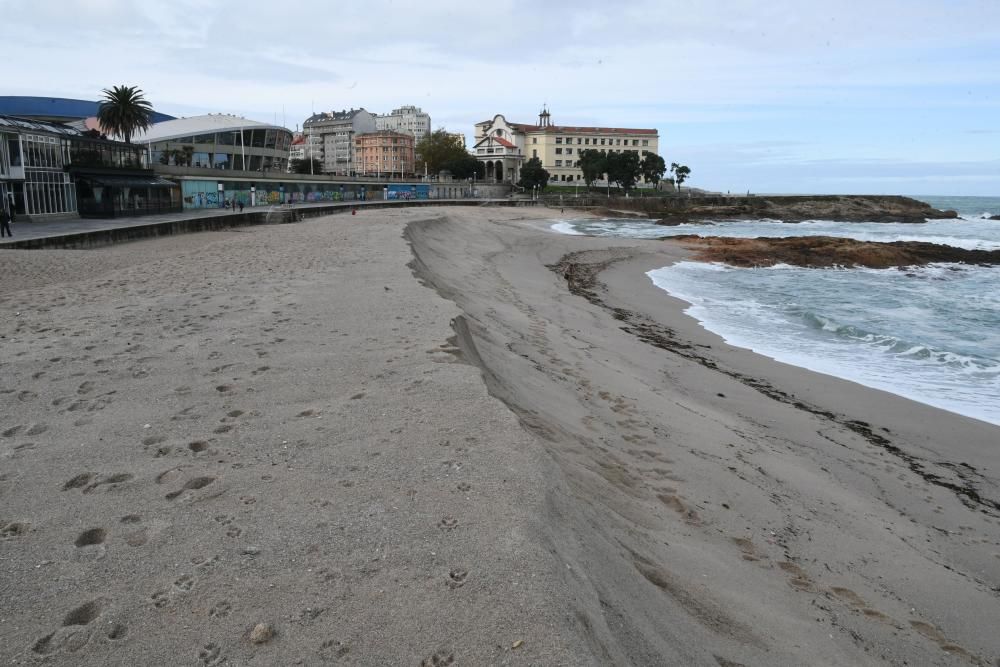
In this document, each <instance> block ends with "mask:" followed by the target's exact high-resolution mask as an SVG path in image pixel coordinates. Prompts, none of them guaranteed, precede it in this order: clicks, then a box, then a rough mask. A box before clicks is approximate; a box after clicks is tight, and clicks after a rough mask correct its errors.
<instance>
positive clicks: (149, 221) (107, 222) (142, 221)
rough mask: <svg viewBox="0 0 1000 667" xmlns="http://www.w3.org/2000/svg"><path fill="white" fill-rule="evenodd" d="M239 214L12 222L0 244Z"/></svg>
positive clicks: (210, 211) (205, 211)
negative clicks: (6, 235)
mask: <svg viewBox="0 0 1000 667" xmlns="http://www.w3.org/2000/svg"><path fill="white" fill-rule="evenodd" d="M366 203H369V202H346V203H340V204H339V205H341V206H351V205H359V206H363V205H365V204H366ZM329 206H331V202H323V203H319V204H295V205H293V206H292V208H294V209H309V208H321V207H329ZM268 208H269V207H264V206H257V207H254V208H247V209H245V213H266V212H267V211H268ZM234 215H240V214H239V213H233V211H232V209H225V208H201V209H194V210H187V211H181V212H180V213H163V214H160V215H139V216H135V217H121V218H112V219H103V218H100V219H94V218H64V219H62V220H51V221H46V222H14V223H13V224H12V225H11V231H13V233H14V237H13V238H6V237H4V238H3V239H2V240H0V247H3V246H5V245H10V244H11V243H16V242H18V241H27V240H33V239H44V238H52V237H62V236H69V235H72V234H80V233H86V232H98V231H107V230H111V229H124V228H127V227H140V226H145V225H155V224H158V223H171V222H181V221H187V220H199V219H202V218H222V217H228V216H234Z"/></svg>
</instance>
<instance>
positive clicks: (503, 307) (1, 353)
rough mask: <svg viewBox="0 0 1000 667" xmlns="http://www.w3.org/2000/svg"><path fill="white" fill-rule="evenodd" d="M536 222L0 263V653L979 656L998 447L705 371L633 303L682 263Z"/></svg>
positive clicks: (924, 416) (650, 306)
mask: <svg viewBox="0 0 1000 667" xmlns="http://www.w3.org/2000/svg"><path fill="white" fill-rule="evenodd" d="M545 217H547V213H546V212H545V211H536V210H530V209H497V208H485V207H477V208H469V209H454V208H452V209H417V210H399V211H371V212H360V213H359V215H358V216H356V217H353V218H350V219H347V218H344V217H337V216H334V217H330V218H324V219H319V220H315V221H310V222H306V223H300V224H295V225H282V226H271V227H260V228H251V229H246V230H240V231H233V232H219V233H204V234H194V235H190V236H185V237H177V238H169V239H162V240H155V241H148V242H140V243H133V244H127V245H121V246H116V247H112V248H105V249H99V250H90V251H5V252H4V253H2V254H0V269H2V272H3V275H4V276H6V279H5V289H4V290H3V294H2V295H0V303H2V304H3V312H4V313H5V314H6V316H5V318H4V320H3V322H2V323H0V335H2V336H3V337H2V338H0V390H2V392H3V393H2V394H0V398H2V400H3V401H4V404H5V407H6V409H5V410H4V411H3V412H2V413H0V532H2V541H0V559H2V565H3V577H2V578H0V594H2V599H3V601H4V604H3V611H2V612H0V642H2V643H0V646H2V648H0V658H2V659H3V660H4V661H5V662H7V663H13V664H33V663H39V662H45V663H46V664H60V665H61V664H65V665H71V664H72V665H79V664H86V665H90V664H93V665H103V664H123V665H124V664H192V665H219V664H248V665H274V664H303V665H314V664H315V665H321V664H351V665H396V664H399V665H407V664H409V665H422V664H424V665H447V664H456V665H459V664H461V665H486V664H510V665H587V664H594V665H605V664H622V665H625V664H635V665H664V664H676V665H693V664H707V665H735V664H744V665H784V664H788V665H799V664H815V665H820V664H831V665H833V664H904V661H905V662H908V663H909V664H911V665H912V664H956V665H959V664H977V663H979V664H992V662H993V661H994V660H996V659H997V657H998V655H1000V649H998V640H997V638H996V636H995V630H994V626H995V617H996V610H997V608H998V597H997V595H998V594H997V591H996V588H997V587H998V586H1000V556H998V554H1000V523H998V517H1000V507H998V506H997V500H998V499H1000V492H998V491H997V480H998V474H1000V473H998V471H1000V451H998V448H997V446H996V445H997V442H998V441H1000V429H998V428H997V427H994V426H991V425H988V424H984V423H981V422H976V421H974V420H969V419H965V418H962V417H959V416H956V415H953V414H950V413H946V412H942V411H939V410H935V409H933V408H928V407H926V406H922V405H918V404H915V403H912V402H910V401H907V400H904V399H900V398H896V397H893V396H891V395H888V394H885V393H881V392H877V391H874V390H869V389H866V388H863V387H859V386H858V385H854V384H852V383H848V382H843V381H839V380H835V379H833V378H828V377H825V376H821V375H817V374H814V373H809V372H807V371H802V370H800V369H796V368H792V367H788V366H784V365H782V364H778V363H776V362H773V361H771V360H768V359H764V358H762V357H759V356H757V355H754V354H751V353H748V352H746V351H743V350H737V349H734V348H730V347H729V346H727V345H725V344H724V343H722V342H721V341H720V340H719V339H718V338H716V337H715V336H712V335H710V334H708V333H706V332H705V331H704V330H702V329H701V328H700V327H698V326H697V323H695V322H694V321H693V320H691V319H690V318H687V317H686V316H684V315H683V313H682V309H683V304H682V303H680V302H678V301H676V300H673V299H670V298H669V297H667V296H665V294H664V293H663V292H662V291H661V290H658V289H656V288H655V287H653V286H652V285H651V284H650V283H648V281H646V280H645V279H644V278H643V277H642V272H643V271H645V270H648V269H649V268H656V267H658V266H663V265H664V264H666V263H667V262H669V261H673V260H675V259H678V258H680V257H683V256H685V253H686V251H685V250H683V249H682V248H680V247H679V246H676V245H672V244H670V243H665V242H638V241H637V242H627V241H624V242H623V241H622V240H611V239H591V238H584V237H569V236H559V235H556V234H553V233H551V232H549V231H548V230H547V229H546V225H545V224H544V218H545ZM567 277H569V278H570V280H569V281H567Z"/></svg>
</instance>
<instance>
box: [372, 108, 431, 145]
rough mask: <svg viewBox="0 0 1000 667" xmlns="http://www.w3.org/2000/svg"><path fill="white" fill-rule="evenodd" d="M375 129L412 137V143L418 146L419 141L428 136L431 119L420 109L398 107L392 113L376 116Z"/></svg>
mask: <svg viewBox="0 0 1000 667" xmlns="http://www.w3.org/2000/svg"><path fill="white" fill-rule="evenodd" d="M375 129H376V130H393V131H395V132H403V133H405V134H410V135H412V136H413V140H414V142H415V143H417V144H419V143H420V140H421V139H423V138H424V137H425V136H427V135H428V134H430V131H431V117H430V116H429V115H427V114H426V113H424V112H423V110H421V109H420V107H414V106H404V107H399V108H398V109H393V110H392V113H387V114H382V115H380V116H376V117H375Z"/></svg>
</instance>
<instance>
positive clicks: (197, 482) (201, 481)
mask: <svg viewBox="0 0 1000 667" xmlns="http://www.w3.org/2000/svg"><path fill="white" fill-rule="evenodd" d="M214 481H215V478H214V477H194V478H192V479H189V480H188V481H186V482H184V486H182V487H181V488H180V489H178V490H176V491H171V492H170V493H168V494H167V495H166V496H165V498H166V499H167V500H173V499H174V498H177V497H178V496H180V495H181V494H182V493H184V492H185V491H194V490H197V489H203V488H205V487H206V486H208V485H209V484H211V483H212V482H214Z"/></svg>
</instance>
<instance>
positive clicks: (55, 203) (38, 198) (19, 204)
mask: <svg viewBox="0 0 1000 667" xmlns="http://www.w3.org/2000/svg"><path fill="white" fill-rule="evenodd" d="M0 201H2V202H3V204H4V205H5V206H7V208H8V210H12V211H13V212H14V214H15V215H16V216H17V217H18V219H19V220H27V221H34V220H46V219H53V218H59V217H68V216H75V215H77V213H79V215H81V216H83V217H98V218H109V217H117V216H120V215H128V216H134V215H144V214H152V213H167V212H172V211H179V210H180V209H181V200H180V189H179V188H178V187H177V185H176V184H175V183H173V182H171V181H168V180H166V179H162V178H159V177H157V176H156V174H154V173H153V172H152V171H151V170H150V169H149V168H148V156H147V154H146V148H145V146H143V145H141V144H128V143H124V142H119V141H109V140H107V139H102V138H100V135H99V134H98V133H97V132H93V131H91V132H85V131H83V130H79V129H77V128H73V127H68V126H66V125H62V124H59V123H52V122H46V121H40V120H28V119H24V118H16V117H11V116H0Z"/></svg>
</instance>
